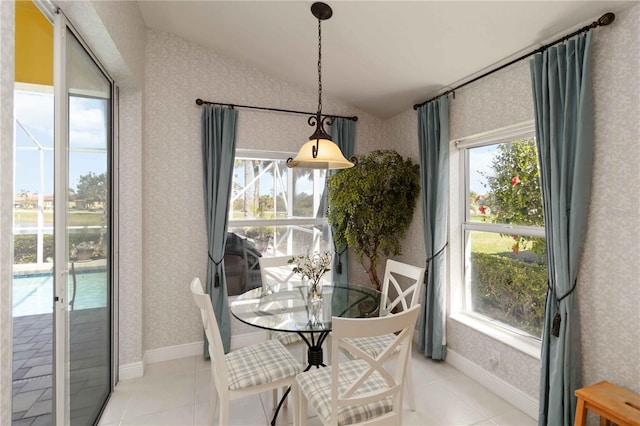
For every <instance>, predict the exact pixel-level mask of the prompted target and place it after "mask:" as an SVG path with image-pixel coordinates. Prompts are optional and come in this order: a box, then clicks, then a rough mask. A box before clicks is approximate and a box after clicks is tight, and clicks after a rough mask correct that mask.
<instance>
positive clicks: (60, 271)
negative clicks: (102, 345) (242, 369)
mask: <svg viewBox="0 0 640 426" xmlns="http://www.w3.org/2000/svg"><path fill="white" fill-rule="evenodd" d="M35 3H36V4H37V5H38V6H39V7H40V9H41V10H43V13H45V15H47V16H49V17H50V18H53V19H52V21H53V26H54V70H53V73H54V83H53V84H54V111H55V112H54V236H55V237H54V309H53V314H54V315H53V341H54V350H53V383H52V386H53V395H52V399H53V404H52V409H53V413H52V414H53V416H54V418H55V424H70V400H69V391H70V386H69V375H68V370H69V366H70V362H69V360H68V359H67V348H68V347H69V336H68V333H67V329H68V325H69V310H68V303H69V301H68V300H67V295H68V282H69V266H68V265H69V242H68V238H67V232H66V229H67V215H66V211H67V206H68V181H69V178H68V151H67V146H68V145H67V144H68V140H67V135H68V131H69V128H68V118H69V117H68V112H69V102H68V88H67V83H66V76H67V70H66V63H67V57H66V53H67V52H66V45H67V44H66V37H67V34H68V33H67V29H69V31H70V32H71V33H72V34H73V35H74V36H75V38H76V39H77V40H78V42H79V43H80V44H81V46H82V48H83V49H84V50H85V52H86V53H87V55H88V56H89V57H90V58H91V60H92V61H93V62H94V63H95V64H96V65H97V67H98V68H99V69H100V71H101V72H102V73H103V74H104V76H105V78H106V79H107V80H108V81H109V85H110V98H111V108H110V118H111V121H110V128H109V129H108V131H109V132H110V139H111V146H110V150H109V151H108V152H107V162H108V170H109V173H108V176H109V177H110V182H109V183H110V191H109V195H110V198H109V218H108V224H109V233H108V239H109V245H108V247H109V253H108V256H109V260H110V261H109V271H108V275H107V276H108V277H109V278H110V280H109V283H110V288H109V292H110V293H109V297H110V302H111V303H110V308H111V309H110V316H109V317H110V319H111V324H110V326H111V333H110V337H111V338H110V346H111V357H110V359H111V365H110V368H111V375H110V384H109V385H110V386H109V387H110V389H109V396H107V399H106V400H105V403H104V405H103V406H102V408H101V413H102V411H104V408H105V406H106V404H107V402H108V401H109V398H110V396H111V394H112V393H113V389H114V387H115V385H116V383H117V380H118V367H119V365H118V364H119V363H118V332H119V331H118V257H117V253H118V248H117V247H118V246H117V244H118V219H117V218H118V214H117V212H118V167H117V164H118V145H119V144H118V101H119V99H118V90H117V86H116V84H115V82H114V80H113V78H112V77H111V76H110V75H109V73H108V72H107V70H106V69H105V67H104V66H103V65H102V63H101V62H100V61H99V60H98V58H97V57H96V55H95V54H94V53H93V51H92V50H91V49H90V48H89V46H88V45H87V43H86V42H85V41H84V40H83V38H82V36H81V35H80V34H79V33H78V31H77V30H76V29H75V28H74V26H73V24H72V23H71V22H70V21H69V20H68V18H67V17H66V16H65V15H64V13H63V12H62V10H61V9H60V8H56V10H55V11H53V13H52V11H51V10H50V9H49V8H48V5H47V3H44V2H40V1H36V2H35ZM43 3H44V4H43ZM49 5H50V3H49ZM56 212H58V214H56ZM59 212H64V214H59ZM58 230H62V231H58ZM60 235H62V236H63V238H60ZM101 413H100V415H101Z"/></svg>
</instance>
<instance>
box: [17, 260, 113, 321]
mask: <svg viewBox="0 0 640 426" xmlns="http://www.w3.org/2000/svg"><path fill="white" fill-rule="evenodd" d="M76 283H77V286H78V288H77V290H76V297H75V300H74V303H73V310H74V311H75V310H80V309H91V308H102V307H105V306H107V294H108V291H107V271H106V270H93V271H86V272H82V271H76ZM69 287H70V291H71V289H72V288H73V286H72V285H70V286H69ZM52 312H53V275H52V274H51V273H47V274H30V275H29V274H27V275H14V276H13V316H14V317H20V316H24V315H37V314H50V313H52Z"/></svg>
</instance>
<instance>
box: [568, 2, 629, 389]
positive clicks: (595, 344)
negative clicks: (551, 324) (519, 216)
mask: <svg viewBox="0 0 640 426" xmlns="http://www.w3.org/2000/svg"><path fill="white" fill-rule="evenodd" d="M639 28H640V5H639V6H635V7H634V8H633V9H630V10H627V11H624V12H622V13H617V14H616V20H615V22H614V23H613V24H612V25H611V26H610V27H605V28H601V29H598V30H596V33H595V37H594V38H593V94H594V115H595V147H594V148H595V152H594V164H593V183H592V185H593V186H592V194H593V195H592V198H591V205H590V206H589V224H588V231H587V235H586V242H585V250H584V253H583V256H582V263H581V268H580V271H579V275H578V279H579V283H581V287H580V289H579V292H578V301H579V304H580V311H581V321H582V336H583V337H582V342H583V344H582V357H583V364H584V366H585V367H584V369H583V372H584V374H583V381H584V384H585V385H588V384H592V383H596V382H598V381H601V380H608V381H611V382H614V383H617V384H618V385H621V386H624V387H626V388H629V389H632V390H634V391H635V392H639V393H640V332H638V324H640V263H639V262H638V253H640V224H639V223H638V220H637V219H638V217H640V201H639V200H640V197H639V194H640V173H638V159H640V31H639Z"/></svg>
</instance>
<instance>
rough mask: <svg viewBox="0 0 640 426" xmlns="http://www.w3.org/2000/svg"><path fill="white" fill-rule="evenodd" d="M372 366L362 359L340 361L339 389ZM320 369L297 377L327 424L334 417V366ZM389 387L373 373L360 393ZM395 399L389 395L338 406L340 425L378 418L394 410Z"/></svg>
mask: <svg viewBox="0 0 640 426" xmlns="http://www.w3.org/2000/svg"><path fill="white" fill-rule="evenodd" d="M368 367H369V364H367V363H366V362H365V361H363V360H356V361H347V362H343V363H340V369H339V373H338V392H339V393H342V392H344V391H345V389H346V388H347V387H348V386H350V385H352V384H353V382H354V381H355V380H356V379H357V378H358V376H359V375H360V373H362V372H363V371H364V370H366V369H367V368H368ZM332 368H333V367H331V366H329V367H326V368H319V369H316V370H310V371H308V372H306V373H303V374H299V375H298V376H297V377H296V379H297V380H298V384H299V385H300V390H301V391H302V392H304V394H305V395H306V396H307V399H308V401H309V404H310V405H311V406H313V407H314V408H315V410H316V412H317V413H318V416H319V417H321V418H322V419H323V421H322V423H324V424H327V423H328V422H329V420H330V416H331V369H332ZM386 387H387V383H386V382H385V381H384V379H383V378H382V377H381V376H380V374H378V373H373V374H372V375H371V376H370V377H369V378H368V379H367V380H366V381H365V382H364V383H363V384H362V385H361V386H360V387H359V388H358V392H357V395H359V394H361V393H367V392H371V391H375V390H379V389H383V388H386ZM392 409H393V407H392V399H391V397H390V396H389V397H386V398H384V399H382V400H378V401H374V402H370V403H368V404H362V405H349V406H341V407H338V424H339V425H350V424H353V423H360V422H364V421H366V420H368V419H371V418H374V417H379V416H382V415H384V414H385V413H387V412H389V411H391V410H392Z"/></svg>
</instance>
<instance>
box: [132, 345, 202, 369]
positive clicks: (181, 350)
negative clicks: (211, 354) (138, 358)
mask: <svg viewBox="0 0 640 426" xmlns="http://www.w3.org/2000/svg"><path fill="white" fill-rule="evenodd" d="M203 348H204V342H203V341H202V340H200V341H198V342H192V343H184V344H182V345H175V346H166V347H164V348H158V349H150V350H148V351H145V352H144V357H143V360H144V363H145V364H153V363H156V362H162V361H170V360H172V359H179V358H186V357H189V356H195V355H200V354H202V351H203Z"/></svg>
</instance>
